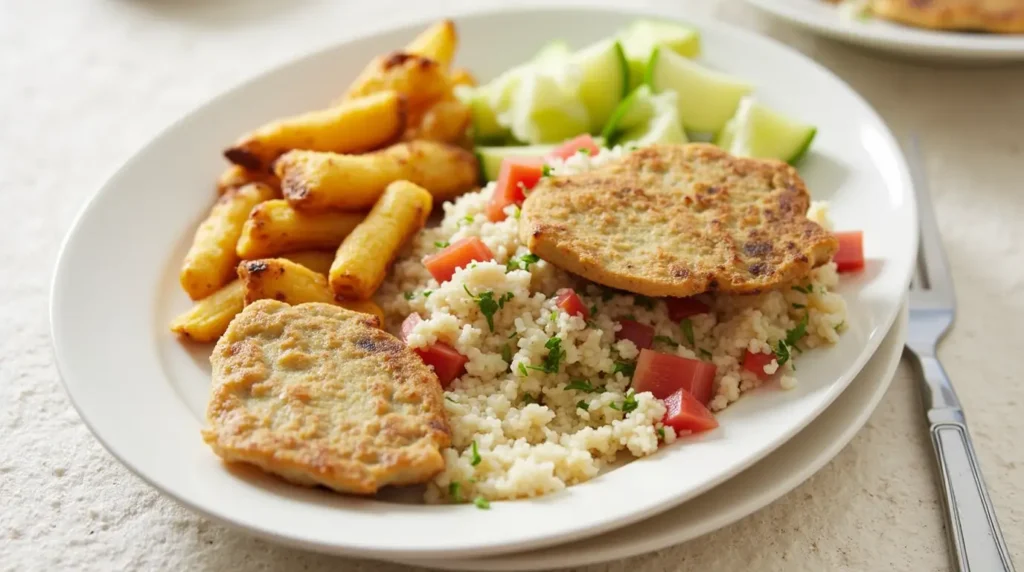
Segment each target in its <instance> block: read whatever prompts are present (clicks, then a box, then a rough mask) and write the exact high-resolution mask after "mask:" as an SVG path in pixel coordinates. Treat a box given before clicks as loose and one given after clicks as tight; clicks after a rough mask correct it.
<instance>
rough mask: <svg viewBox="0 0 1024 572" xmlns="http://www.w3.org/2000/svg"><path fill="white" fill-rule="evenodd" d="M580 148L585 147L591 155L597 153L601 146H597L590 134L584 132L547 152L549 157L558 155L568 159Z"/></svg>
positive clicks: (560, 157)
mask: <svg viewBox="0 0 1024 572" xmlns="http://www.w3.org/2000/svg"><path fill="white" fill-rule="evenodd" d="M580 149H586V151H587V152H588V153H590V154H591V155H597V154H598V153H599V152H600V151H601V148H600V147H598V146H597V142H596V141H594V138H593V137H591V136H590V134H587V133H584V134H583V135H579V136H577V137H574V138H572V139H570V140H568V141H566V142H565V143H562V144H561V145H559V146H558V147H556V148H555V150H554V151H552V152H551V153H549V154H548V156H549V157H558V158H559V159H568V158H569V157H572V156H573V155H575V154H576V153H579V151H580Z"/></svg>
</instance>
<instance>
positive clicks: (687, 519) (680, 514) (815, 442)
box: [405, 306, 907, 571]
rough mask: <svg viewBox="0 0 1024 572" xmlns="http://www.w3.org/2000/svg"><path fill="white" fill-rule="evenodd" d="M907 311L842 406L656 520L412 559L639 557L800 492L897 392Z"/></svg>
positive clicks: (486, 565)
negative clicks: (520, 547)
mask: <svg viewBox="0 0 1024 572" xmlns="http://www.w3.org/2000/svg"><path fill="white" fill-rule="evenodd" d="M906 337H907V308H906V306H904V307H903V310H902V311H901V312H900V317H899V318H898V319H897V320H896V323H895V324H893V327H892V329H891V330H890V331H889V334H888V335H887V336H885V340H884V341H882V345H881V346H879V347H878V351H877V352H875V355H874V356H872V357H871V361H869V362H868V364H867V365H865V366H864V369H863V370H861V372H860V374H859V375H858V376H857V378H856V379H854V380H853V383H851V384H850V387H848V388H847V389H846V391H844V392H843V394H842V395H840V396H839V398H838V399H836V401H835V403H833V404H832V405H830V406H829V408H828V409H827V410H826V411H825V413H823V414H822V415H821V416H819V417H818V418H817V419H815V420H814V422H813V423H811V424H810V425H808V426H807V428H805V429H804V430H803V431H801V432H800V433H799V434H797V436H796V437H793V438H792V439H790V440H789V442H788V443H786V444H785V445H783V446H781V447H779V448H778V449H777V450H776V451H775V452H773V453H772V454H771V455H769V456H767V457H765V458H764V459H762V460H761V461H759V462H758V463H757V464H756V465H754V466H753V467H750V468H749V469H747V470H746V471H743V472H742V473H740V474H739V475H737V476H735V477H733V478H731V479H729V480H728V481H726V482H725V483H723V484H721V485H718V486H717V487H715V488H713V489H711V490H710V491H708V492H706V493H704V494H702V495H701V496H699V497H697V498H695V499H693V500H691V501H689V502H686V503H683V504H682V505H680V506H677V507H675V508H673V509H672V510H669V511H665V512H663V513H661V514H659V515H658V516H655V517H653V518H650V519H647V520H644V521H641V522H638V523H635V524H633V525H631V526H625V527H622V528H619V529H616V530H614V531H612V532H609V533H606V534H602V535H599V536H594V537H591V538H587V539H586V540H581V541H579V542H570V543H568V544H560V545H558V546H552V547H549V548H544V549H541V550H534V551H530V552H522V553H519V554H507V555H501V556H492V557H490V558H480V559H475V560H430V561H419V562H405V563H406V564H414V565H417V566H426V567H430V568H441V569H445V570H494V571H501V570H548V569H551V568H566V567H569V566H586V565H589V564H597V563H599V562H607V561H609V560H619V559H622V558H629V557H631V556H638V555H640V554H645V553H648V552H654V551H656V550H661V549H663V548H667V547H669V546H674V545H676V544H681V543H683V542H686V541H688V540H692V539H694V538H697V537H699V536H701V535H704V534H708V533H710V532H712V531H715V530H718V529H720V528H723V527H726V526H729V525H730V524H732V523H734V522H736V521H738V520H740V519H741V518H743V517H745V516H747V515H749V514H751V513H753V512H754V511H756V510H760V509H761V508H763V507H765V506H767V505H768V504H769V503H771V502H774V501H775V500H776V499H778V498H780V497H781V496H782V495H785V494H786V493H788V492H789V491H791V490H793V489H795V488H796V487H797V486H798V485H800V483H802V482H804V481H805V480H807V479H808V478H810V476H811V475H813V474H814V473H816V472H817V471H818V470H819V469H821V468H822V467H824V466H825V464H826V463H828V462H829V461H831V460H832V458H833V457H835V456H836V455H838V454H839V452H840V451H841V450H842V449H843V447H845V446H846V444H847V443H849V442H850V440H851V439H853V437H854V435H856V434H857V432H858V431H860V429H861V427H863V426H864V424H865V423H866V422H867V420H868V418H869V417H870V416H871V413H872V412H873V411H874V410H875V408H876V407H878V404H879V402H880V401H881V400H882V397H883V396H884V395H885V392H886V391H887V390H888V389H889V385H890V384H891V383H892V379H893V375H894V374H895V373H896V367H897V366H898V365H899V363H900V356H901V355H903V343H904V341H905V340H906Z"/></svg>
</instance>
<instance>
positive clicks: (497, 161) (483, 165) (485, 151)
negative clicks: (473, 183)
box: [474, 145, 555, 181]
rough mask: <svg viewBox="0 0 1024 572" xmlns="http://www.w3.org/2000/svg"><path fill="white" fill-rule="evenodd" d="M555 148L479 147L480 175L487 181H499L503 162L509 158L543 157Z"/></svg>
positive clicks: (551, 146) (477, 151)
mask: <svg viewBox="0 0 1024 572" xmlns="http://www.w3.org/2000/svg"><path fill="white" fill-rule="evenodd" d="M554 148H555V146H554V145H521V146H517V147H477V148H476V149H475V150H474V151H475V152H476V158H477V160H478V161H479V162H480V174H481V175H482V176H483V179H484V180H485V181H495V180H497V179H498V172H499V171H500V170H501V162H502V161H504V160H505V159H507V158H509V157H543V156H544V155H547V154H548V153H550V152H551V151H552V150H553V149H554Z"/></svg>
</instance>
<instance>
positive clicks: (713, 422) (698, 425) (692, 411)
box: [661, 389, 718, 433]
mask: <svg viewBox="0 0 1024 572" xmlns="http://www.w3.org/2000/svg"><path fill="white" fill-rule="evenodd" d="M664 402H665V409H666V411H665V417H663V418H662V420H661V422H662V423H664V424H665V425H668V426H669V427H671V428H673V429H675V430H676V433H700V432H702V431H708V430H711V429H714V428H715V427H718V420H717V419H715V416H714V415H712V414H711V412H710V411H708V409H707V407H704V405H703V404H702V403H701V402H700V401H698V400H697V398H696V397H694V396H693V395H690V393H689V392H687V391H686V390H685V389H679V390H676V391H675V392H674V393H672V394H671V395H669V396H668V397H666V398H665V399H664Z"/></svg>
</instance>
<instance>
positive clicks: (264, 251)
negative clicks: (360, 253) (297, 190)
mask: <svg viewBox="0 0 1024 572" xmlns="http://www.w3.org/2000/svg"><path fill="white" fill-rule="evenodd" d="M364 218H366V215H365V214H364V213H361V212H341V211H333V210H322V211H315V212H309V211H300V210H297V209H295V207H293V206H291V205H290V204H288V201H285V200H282V199H273V200H269V201H266V202H263V203H260V204H258V205H256V206H255V207H253V209H252V211H250V212H249V218H248V219H246V221H245V224H244V225H243V226H242V234H241V236H239V237H238V243H237V245H236V247H235V250H236V252H237V254H238V256H239V258H241V259H243V260H251V259H253V258H268V257H271V256H277V255H279V254H283V253H285V252H292V251H295V250H305V249H336V248H338V245H339V244H341V241H342V240H344V238H345V237H346V236H348V234H349V233H350V232H352V229H354V228H355V227H356V225H358V224H359V223H360V222H362V221H363V219H364Z"/></svg>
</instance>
